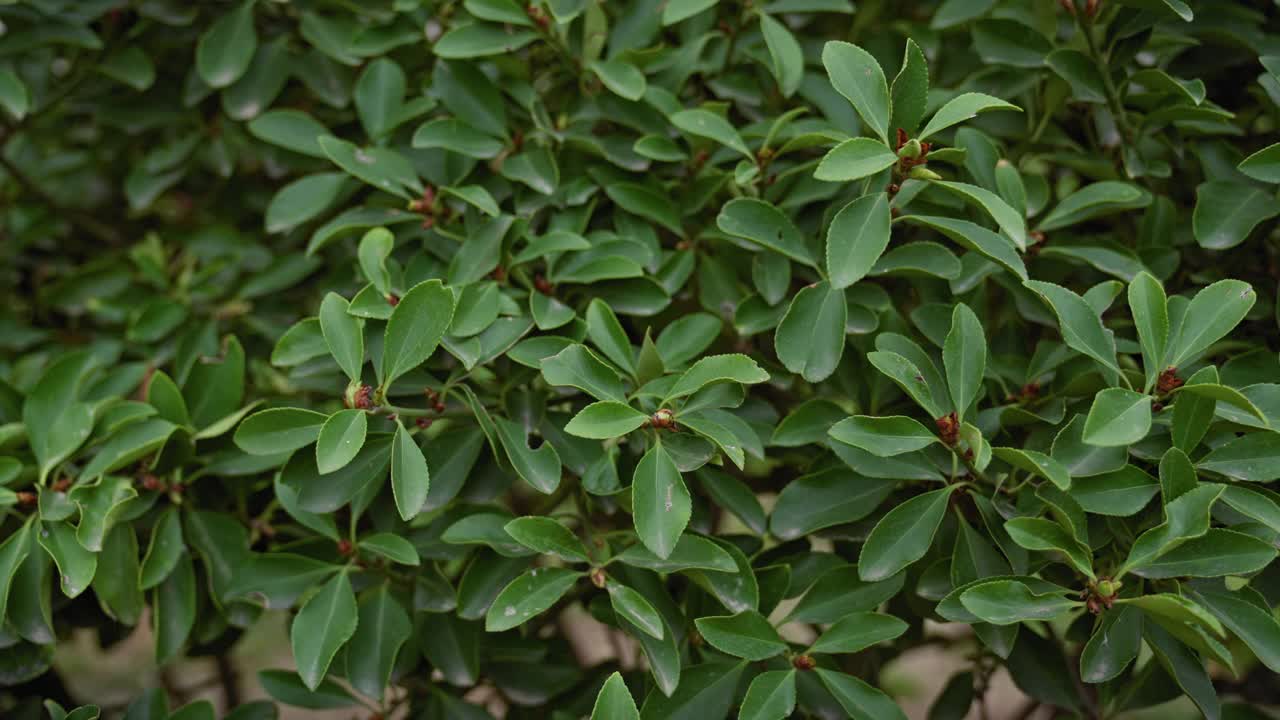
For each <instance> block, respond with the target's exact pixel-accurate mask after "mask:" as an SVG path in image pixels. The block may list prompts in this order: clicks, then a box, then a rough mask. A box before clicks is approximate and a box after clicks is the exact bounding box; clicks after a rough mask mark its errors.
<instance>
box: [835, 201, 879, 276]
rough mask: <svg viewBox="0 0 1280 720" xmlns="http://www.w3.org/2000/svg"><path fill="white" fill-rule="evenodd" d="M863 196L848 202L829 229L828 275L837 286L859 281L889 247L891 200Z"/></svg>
mask: <svg viewBox="0 0 1280 720" xmlns="http://www.w3.org/2000/svg"><path fill="white" fill-rule="evenodd" d="M888 197H889V196H888V195H886V194H885V193H875V194H872V195H863V196H862V197H860V198H858V199H857V200H854V201H853V202H851V203H849V204H848V205H845V206H844V207H843V208H841V209H840V212H838V213H836V216H835V218H833V219H832V220H831V227H829V228H828V229H827V274H828V275H829V276H830V278H831V284H832V286H833V287H835V288H836V289H844V288H847V287H849V286H850V285H852V284H854V283H856V282H858V281H859V280H861V279H862V278H863V277H865V276H866V275H867V273H869V272H871V268H873V267H875V264H876V261H877V260H879V259H880V256H881V255H882V254H883V253H884V250H885V248H887V247H888V246H889V225H890V223H891V222H892V218H891V217H890V215H889V199H888Z"/></svg>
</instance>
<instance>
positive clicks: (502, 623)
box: [484, 567, 582, 632]
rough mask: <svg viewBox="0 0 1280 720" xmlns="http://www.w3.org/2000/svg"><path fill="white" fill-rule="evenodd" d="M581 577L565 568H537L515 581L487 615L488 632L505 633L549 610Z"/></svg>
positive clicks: (485, 618)
mask: <svg viewBox="0 0 1280 720" xmlns="http://www.w3.org/2000/svg"><path fill="white" fill-rule="evenodd" d="M581 577H582V573H580V572H574V571H572V570H566V569H565V568H557V567H545V568H535V569H533V570H530V571H529V572H526V573H524V574H523V575H521V576H520V577H518V578H516V579H515V580H512V581H511V582H510V584H508V585H507V586H506V587H504V588H503V589H502V592H500V593H498V596H497V597H496V598H494V600H493V604H492V605H490V606H489V611H488V612H487V613H485V617H484V629H485V631H486V632H502V631H504V630H510V629H511V628H514V627H517V626H519V625H522V624H524V623H525V622H527V621H529V620H530V619H532V618H533V616H535V615H538V614H540V613H543V612H545V611H546V610H548V609H549V608H550V607H551V606H552V605H555V604H556V601H557V600H559V599H560V598H561V597H563V596H564V594H565V593H567V592H569V589H570V588H572V587H573V585H574V583H576V582H577V581H578V580H579V579H580V578H581Z"/></svg>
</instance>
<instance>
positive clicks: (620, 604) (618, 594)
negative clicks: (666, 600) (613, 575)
mask: <svg viewBox="0 0 1280 720" xmlns="http://www.w3.org/2000/svg"><path fill="white" fill-rule="evenodd" d="M605 588H606V589H607V590H608V591H609V602H610V603H612V605H613V611H614V612H615V613H617V614H618V615H621V616H622V617H624V618H626V619H627V621H628V622H630V623H631V624H632V625H635V626H636V627H638V628H640V629H641V630H642V631H644V632H645V633H646V634H648V635H649V636H650V637H653V638H656V639H658V640H661V639H662V638H663V635H664V634H665V633H666V629H665V626H664V625H663V623H662V616H661V615H659V614H658V611H657V610H654V609H653V606H652V605H650V604H649V601H648V600H645V599H644V596H643V595H641V594H640V593H638V592H636V591H635V590H632V589H631V588H629V587H627V586H626V585H622V584H621V583H617V582H614V581H613V580H609V581H608V584H607V585H606V586H605Z"/></svg>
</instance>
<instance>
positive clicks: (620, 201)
mask: <svg viewBox="0 0 1280 720" xmlns="http://www.w3.org/2000/svg"><path fill="white" fill-rule="evenodd" d="M604 192H605V194H606V195H608V196H609V199H610V200H612V201H613V202H614V203H615V204H616V205H617V206H618V207H620V208H622V209H623V210H626V211H627V212H629V213H634V214H636V215H639V216H640V217H642V218H647V219H649V220H652V221H654V222H656V223H658V224H659V225H661V226H662V227H664V228H666V229H668V230H670V231H671V232H673V233H675V234H676V235H679V236H681V237H683V236H684V228H683V227H681V223H680V210H679V209H678V208H677V207H676V206H675V205H674V204H673V203H672V202H671V200H670V198H668V197H667V196H666V195H665V194H662V193H659V192H657V191H656V190H654V189H652V188H650V187H649V186H647V185H641V184H640V183H631V182H622V183H610V184H608V185H606V186H605V188H604Z"/></svg>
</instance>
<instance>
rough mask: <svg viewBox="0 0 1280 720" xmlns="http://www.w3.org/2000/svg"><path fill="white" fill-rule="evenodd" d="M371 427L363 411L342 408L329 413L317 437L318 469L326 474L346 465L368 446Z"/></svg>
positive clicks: (322, 473)
mask: <svg viewBox="0 0 1280 720" xmlns="http://www.w3.org/2000/svg"><path fill="white" fill-rule="evenodd" d="M368 429H369V420H368V415H367V414H366V413H365V411H363V410H340V411H338V412H336V413H334V414H332V415H330V416H329V419H328V420H326V421H325V423H324V425H323V426H322V427H321V428H320V435H319V437H317V438H316V469H317V470H319V471H320V474H321V475H325V474H328V473H331V472H334V471H336V470H340V469H341V468H343V467H345V466H346V464H347V463H349V462H351V461H352V460H354V459H355V457H356V454H357V453H359V452H360V448H362V447H364V439H365V434H366V433H367V432H368Z"/></svg>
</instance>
